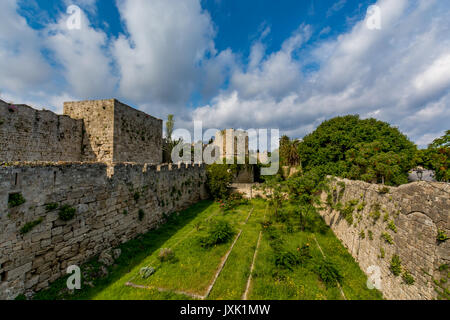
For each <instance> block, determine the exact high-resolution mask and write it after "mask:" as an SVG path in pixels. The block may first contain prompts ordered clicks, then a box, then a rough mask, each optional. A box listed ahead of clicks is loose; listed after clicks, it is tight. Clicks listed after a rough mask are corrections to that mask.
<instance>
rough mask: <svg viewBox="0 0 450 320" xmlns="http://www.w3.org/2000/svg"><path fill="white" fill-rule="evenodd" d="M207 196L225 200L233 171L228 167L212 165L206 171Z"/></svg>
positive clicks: (228, 192)
mask: <svg viewBox="0 0 450 320" xmlns="http://www.w3.org/2000/svg"><path fill="white" fill-rule="evenodd" d="M206 175H207V183H206V186H207V188H208V191H209V194H210V196H211V197H212V198H213V199H226V198H228V195H229V194H230V185H231V183H232V182H233V177H234V171H233V169H231V168H230V167H229V166H228V165H225V164H218V163H214V164H211V165H209V166H208V167H207V169H206Z"/></svg>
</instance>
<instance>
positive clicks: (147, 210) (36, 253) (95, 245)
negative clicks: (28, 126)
mask: <svg viewBox="0 0 450 320" xmlns="http://www.w3.org/2000/svg"><path fill="white" fill-rule="evenodd" d="M205 181H206V172H205V168H204V166H198V165H196V166H189V167H186V166H183V165H182V166H180V167H178V166H171V167H170V168H169V167H168V166H164V165H162V166H160V168H156V167H154V166H149V165H136V164H117V165H114V166H113V167H111V168H108V167H107V165H106V164H102V163H64V164H46V165H38V164H17V165H13V166H0V274H2V273H3V277H2V280H3V281H2V282H0V299H13V298H15V297H16V296H17V295H18V294H20V293H24V292H25V290H28V289H31V290H33V291H38V290H41V289H43V288H46V287H47V286H48V285H49V284H50V283H51V282H53V281H55V280H56V279H57V278H58V277H59V276H61V275H65V274H66V268H67V267H68V266H69V265H80V264H81V263H83V262H85V261H87V260H89V259H91V258H93V257H94V256H95V255H98V254H100V253H102V252H103V251H105V250H108V249H111V248H114V247H116V246H118V245H120V244H121V243H123V242H126V241H128V240H130V239H132V238H134V237H136V236H137V235H138V234H140V233H144V232H147V231H148V230H150V229H153V228H155V227H157V226H158V225H160V224H162V223H164V218H163V217H164V214H166V215H169V214H171V213H174V212H177V211H180V210H182V209H184V208H187V207H189V206H190V205H192V204H194V203H196V202H198V201H199V200H201V199H204V198H205V197H206V196H207V194H206V191H205ZM178 191H180V192H178ZM11 192H20V193H21V194H22V195H23V197H24V198H25V199H26V202H25V203H24V204H22V205H21V206H20V207H17V208H12V209H11V208H8V196H9V194H10V193H11ZM137 194H138V195H139V196H137ZM48 203H56V204H57V205H58V207H60V206H61V205H63V204H69V205H70V206H73V208H75V209H76V214H75V217H74V218H73V219H72V220H70V221H62V220H60V219H59V217H58V209H55V210H53V211H51V212H47V210H46V204H48ZM139 210H143V211H144V217H143V219H142V221H140V220H139V214H138V212H139ZM39 218H42V219H43V221H42V223H41V224H39V226H37V227H35V228H34V229H33V230H31V231H30V232H29V233H27V234H25V235H22V234H20V229H21V228H22V227H23V225H25V223H27V222H31V221H35V220H37V219H39ZM110 252H111V253H110V255H111V258H112V260H113V261H114V260H115V259H117V258H118V257H119V256H120V253H121V252H120V250H112V251H110Z"/></svg>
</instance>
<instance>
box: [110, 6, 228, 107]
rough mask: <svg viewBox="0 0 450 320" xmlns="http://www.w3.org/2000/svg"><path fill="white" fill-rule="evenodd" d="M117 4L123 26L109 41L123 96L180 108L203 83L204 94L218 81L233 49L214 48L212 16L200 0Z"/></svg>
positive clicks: (209, 92)
mask: <svg viewBox="0 0 450 320" xmlns="http://www.w3.org/2000/svg"><path fill="white" fill-rule="evenodd" d="M118 8H119V12H120V14H121V17H122V20H123V23H124V25H125V26H126V29H127V34H126V35H121V36H120V37H119V38H118V39H117V40H116V41H115V43H114V46H113V52H114V56H115V58H116V62H117V65H118V67H119V71H120V76H121V78H120V87H119V90H120V93H121V94H122V95H123V96H127V97H128V98H130V99H132V100H133V101H136V102H137V103H146V102H148V101H152V103H153V105H154V106H155V107H157V108H158V109H159V108H161V106H162V107H164V106H169V108H171V109H172V110H174V109H175V110H180V109H181V108H182V107H183V106H184V105H185V104H186V103H187V101H188V100H189V98H190V95H191V94H192V92H193V91H194V90H195V89H196V88H197V86H199V85H200V84H201V83H204V84H206V86H205V88H204V90H205V92H206V93H207V94H211V91H212V90H214V89H215V88H216V87H218V86H220V85H221V82H222V81H223V75H222V72H223V71H224V70H225V69H226V68H227V66H228V64H230V63H231V62H232V60H233V58H232V54H231V52H230V51H225V52H222V53H217V52H216V49H215V47H214V41H213V38H214V36H215V30H214V27H213V23H212V21H211V17H210V16H209V14H208V13H207V12H206V11H204V10H203V9H202V7H201V5H200V2H199V1H198V0H186V1H183V2H180V1H177V0H154V1H145V0H120V1H118ZM203 71H206V73H205V75H204V76H202V72H203ZM209 76H210V77H209ZM205 77H206V78H205ZM155 107H153V108H151V110H149V111H155V109H156V108H155Z"/></svg>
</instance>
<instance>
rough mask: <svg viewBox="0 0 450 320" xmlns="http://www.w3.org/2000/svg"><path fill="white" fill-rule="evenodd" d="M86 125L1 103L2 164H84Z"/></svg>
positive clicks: (25, 107)
mask: <svg viewBox="0 0 450 320" xmlns="http://www.w3.org/2000/svg"><path fill="white" fill-rule="evenodd" d="M82 143H83V121H82V120H76V119H72V118H70V117H68V116H61V115H57V114H55V113H53V112H51V111H40V110H35V109H32V108H30V107H28V106H25V105H14V106H13V105H9V104H7V103H5V102H3V101H1V100H0V161H5V162H11V161H55V162H56V161H81V160H82V152H81V146H82Z"/></svg>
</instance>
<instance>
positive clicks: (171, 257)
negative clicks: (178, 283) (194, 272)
mask: <svg viewBox="0 0 450 320" xmlns="http://www.w3.org/2000/svg"><path fill="white" fill-rule="evenodd" d="M158 259H159V261H161V262H175V261H176V257H175V252H173V250H172V249H170V248H164V249H161V250H160V251H159V255H158Z"/></svg>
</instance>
